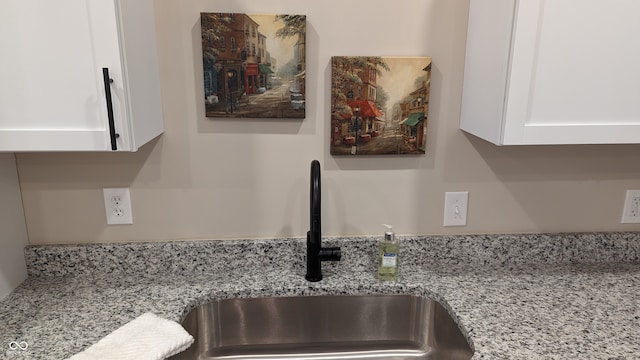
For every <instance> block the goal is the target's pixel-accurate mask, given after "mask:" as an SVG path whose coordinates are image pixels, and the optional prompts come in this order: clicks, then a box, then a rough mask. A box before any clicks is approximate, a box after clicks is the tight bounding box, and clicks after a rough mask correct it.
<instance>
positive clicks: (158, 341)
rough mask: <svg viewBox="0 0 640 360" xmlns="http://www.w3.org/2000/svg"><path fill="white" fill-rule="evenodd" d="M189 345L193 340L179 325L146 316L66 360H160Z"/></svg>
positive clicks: (150, 315)
mask: <svg viewBox="0 0 640 360" xmlns="http://www.w3.org/2000/svg"><path fill="white" fill-rule="evenodd" d="M191 344H193V336H191V335H189V333H188V332H187V331H186V330H185V329H184V328H183V327H182V326H180V324H178V323H177V322H175V321H171V320H167V319H163V318H161V317H159V316H157V315H155V314H152V313H146V314H142V315H140V316H139V317H137V318H136V319H134V320H132V321H131V322H129V323H127V324H124V325H122V326H121V327H120V328H118V329H117V330H115V331H114V332H112V333H111V334H109V335H107V336H105V337H104V338H102V339H101V340H100V341H98V342H97V343H95V344H93V345H91V346H90V347H88V348H87V349H86V350H85V351H83V352H81V353H78V354H76V355H74V356H72V357H70V358H69V359H68V360H129V359H130V360H162V359H166V358H167V357H169V356H172V355H175V354H177V353H179V352H182V351H184V350H186V349H188V348H189V346H191Z"/></svg>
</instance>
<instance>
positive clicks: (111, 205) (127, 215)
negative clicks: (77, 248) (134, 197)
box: [102, 188, 133, 225]
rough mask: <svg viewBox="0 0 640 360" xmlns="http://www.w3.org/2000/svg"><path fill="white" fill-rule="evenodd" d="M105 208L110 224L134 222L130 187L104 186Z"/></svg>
mask: <svg viewBox="0 0 640 360" xmlns="http://www.w3.org/2000/svg"><path fill="white" fill-rule="evenodd" d="M102 190H103V194H104V208H105V212H106V214H107V224H109V225H130V224H133V214H132V213H131V196H130V193H129V188H104V189H102Z"/></svg>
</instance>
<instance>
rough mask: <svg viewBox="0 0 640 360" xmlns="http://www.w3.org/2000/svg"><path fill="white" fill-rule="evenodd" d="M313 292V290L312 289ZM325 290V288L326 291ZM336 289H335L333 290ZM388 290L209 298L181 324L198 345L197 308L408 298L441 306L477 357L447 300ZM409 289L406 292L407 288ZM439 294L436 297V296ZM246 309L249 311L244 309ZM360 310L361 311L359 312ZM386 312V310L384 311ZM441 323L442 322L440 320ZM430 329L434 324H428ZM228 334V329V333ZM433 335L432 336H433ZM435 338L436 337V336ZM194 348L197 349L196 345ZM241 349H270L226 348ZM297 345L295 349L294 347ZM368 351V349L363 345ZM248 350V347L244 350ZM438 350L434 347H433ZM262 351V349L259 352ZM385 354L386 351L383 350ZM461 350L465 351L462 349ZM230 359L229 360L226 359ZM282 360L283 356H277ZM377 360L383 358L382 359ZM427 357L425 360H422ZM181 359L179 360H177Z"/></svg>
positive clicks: (235, 346)
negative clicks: (194, 316) (194, 319)
mask: <svg viewBox="0 0 640 360" xmlns="http://www.w3.org/2000/svg"><path fill="white" fill-rule="evenodd" d="M309 289H311V288H309ZM324 290H326V289H324ZM333 290H336V289H333ZM385 290H392V291H379V292H376V291H367V292H353V291H350V292H342V291H339V290H338V291H331V292H321V293H318V292H312V293H302V294H295V293H294V294H291V293H287V294H267V293H261V294H258V296H255V295H256V294H255V293H249V294H238V293H237V292H236V293H235V294H234V295H236V296H223V297H220V298H214V299H210V300H208V301H204V302H202V303H199V304H196V305H194V306H192V307H191V308H190V309H185V311H184V315H183V317H182V321H181V323H182V324H183V326H185V329H187V331H189V332H190V333H192V335H193V336H194V338H196V342H197V341H198V340H199V334H198V333H197V332H195V333H194V332H192V330H191V329H189V326H188V325H187V324H186V322H187V320H188V319H189V317H190V315H192V314H194V313H196V312H197V311H199V310H198V309H206V308H207V307H212V306H216V305H220V306H223V305H221V304H234V303H240V304H242V305H243V306H244V307H247V306H250V305H246V304H250V303H252V302H256V303H259V304H261V303H264V302H276V303H278V304H280V303H282V302H287V301H293V302H301V303H308V302H309V301H311V302H314V301H321V302H322V303H326V301H325V300H327V299H329V301H338V302H341V301H352V300H353V301H363V300H364V301H372V300H373V299H376V300H375V302H376V303H377V302H379V301H384V300H385V299H389V300H390V301H394V302H396V301H398V300H397V299H406V300H410V301H413V302H419V303H420V304H423V303H432V304H433V305H431V306H437V307H440V308H441V309H442V310H444V311H443V312H441V313H443V314H446V318H448V319H449V321H450V322H452V323H453V324H454V326H455V328H456V330H457V331H456V332H457V333H458V334H459V336H460V337H461V338H463V340H464V343H465V345H466V348H465V349H463V350H464V351H465V352H467V353H468V354H469V356H470V357H469V358H471V357H473V355H474V354H475V346H474V344H473V341H472V339H471V338H470V336H469V335H468V334H469V333H468V331H467V330H466V329H465V327H464V326H463V325H462V324H461V321H460V319H459V317H458V316H457V315H456V313H455V312H453V311H452V309H451V308H450V306H449V304H448V303H447V302H446V301H444V300H443V299H441V298H439V297H438V296H437V294H423V293H422V292H419V293H415V292H411V291H403V292H398V291H393V290H394V289H388V288H387V289H385ZM405 290H406V289H405ZM243 295H248V296H243ZM434 295H436V296H434ZM245 310H246V309H245ZM358 311H360V310H358ZM385 311H386V308H385ZM307 317H308V316H305V318H307ZM427 321H430V323H429V324H431V323H435V320H426V321H425V320H423V319H420V320H419V322H420V323H421V324H422V325H421V326H422V327H424V326H426V325H425V324H423V323H426V322H427ZM440 321H442V320H440ZM256 324H257V323H256ZM428 326H431V325H428ZM421 329H422V331H424V332H425V333H426V332H427V330H426V328H421ZM227 331H228V330H227ZM429 331H430V334H431V333H432V332H433V331H434V330H429ZM430 336H432V335H430ZM433 336H435V335H433ZM344 343H345V344H347V342H344ZM293 344H294V345H295V346H298V348H297V349H300V348H302V345H305V344H302V343H298V342H294V343H293ZM312 344H313V345H314V346H317V345H318V344H320V343H318V342H313V343H312ZM422 344H423V346H427V345H426V342H423V343H422ZM268 345H269V346H275V347H278V346H280V347H283V345H287V344H286V343H282V342H275V343H273V344H268ZM348 345H352V344H351V343H349V344H348ZM194 346H196V345H195V344H194ZM241 346H245V347H251V346H257V347H258V348H259V347H260V346H262V347H263V350H264V347H265V346H267V345H265V344H251V343H248V344H242V345H241V344H235V345H231V346H228V347H227V348H230V349H232V350H233V349H234V348H235V349H237V348H240V347H241ZM295 346H294V347H295ZM209 347H210V348H211V349H218V350H223V349H224V348H225V347H224V346H209ZM364 347H365V348H366V347H367V346H364ZM284 348H286V346H284ZM245 349H247V348H245ZM434 349H435V348H434ZM258 350H260V349H258ZM381 351H384V350H381ZM461 351H462V350H461ZM231 352H233V351H231ZM259 352H260V351H257V353H259ZM221 354H222V353H221V352H218V355H221ZM213 355H214V356H213V357H207V359H223V358H225V357H222V356H217V357H216V356H215V355H216V354H213ZM227 358H228V357H227ZM235 358H236V359H239V358H241V359H253V358H256V357H251V356H249V357H235ZM278 358H281V357H278ZM282 358H287V357H282ZM289 358H296V359H301V358H304V359H307V358H308V359H315V358H318V359H320V358H322V359H326V357H323V356H320V357H313V356H309V357H300V353H298V354H297V355H296V356H294V357H289ZM376 358H380V357H379V356H378V357H376ZM422 358H425V357H422ZM426 358H431V357H426ZM177 359H178V358H177Z"/></svg>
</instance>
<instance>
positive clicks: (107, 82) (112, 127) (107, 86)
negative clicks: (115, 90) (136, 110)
mask: <svg viewBox="0 0 640 360" xmlns="http://www.w3.org/2000/svg"><path fill="white" fill-rule="evenodd" d="M102 78H103V79H104V93H105V98H106V100H107V116H108V117H109V137H110V138H111V150H118V144H116V139H117V138H118V137H120V134H118V133H116V124H115V121H114V120H113V103H112V102H111V83H112V82H113V80H111V77H109V68H102Z"/></svg>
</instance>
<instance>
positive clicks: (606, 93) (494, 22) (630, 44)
mask: <svg viewBox="0 0 640 360" xmlns="http://www.w3.org/2000/svg"><path fill="white" fill-rule="evenodd" d="M639 14H640V1H638V0H607V1H602V0H548V1H545V0H522V1H517V0H471V6H470V10H469V29H468V34H467V53H466V62H465V69H464V85H463V96H462V112H461V118H460V128H461V129H462V130H464V131H467V132H469V133H471V134H474V135H476V136H478V137H481V138H483V139H485V140H488V141H490V142H493V143H495V144H498V145H527V144H615V143H619V144H620V143H640V20H639V19H640V18H639Z"/></svg>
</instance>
